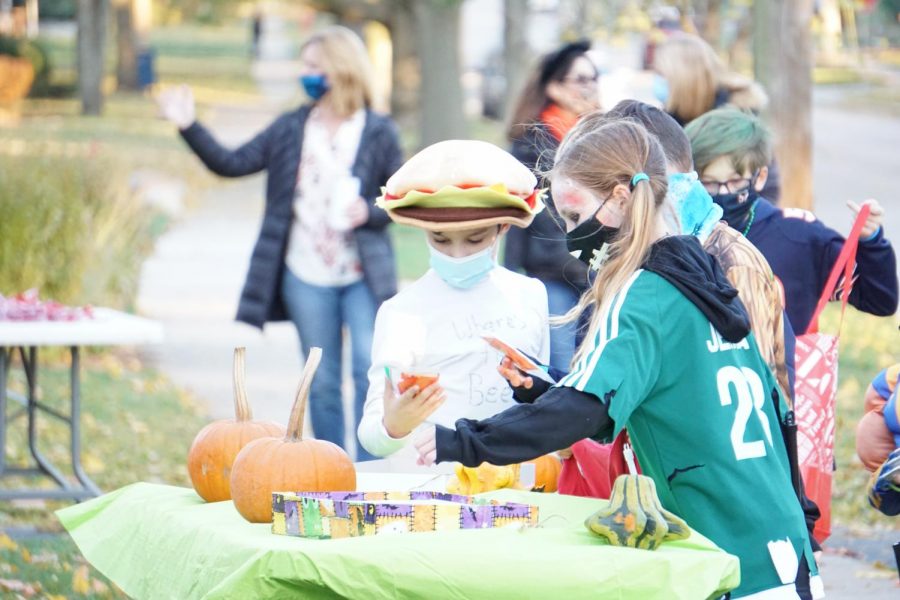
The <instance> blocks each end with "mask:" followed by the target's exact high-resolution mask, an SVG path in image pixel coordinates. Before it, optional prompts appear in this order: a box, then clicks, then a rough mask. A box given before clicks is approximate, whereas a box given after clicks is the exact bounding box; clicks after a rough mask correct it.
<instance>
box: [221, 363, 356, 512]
mask: <svg viewBox="0 0 900 600" xmlns="http://www.w3.org/2000/svg"><path fill="white" fill-rule="evenodd" d="M321 360H322V349H321V348H312V349H311V350H310V353H309V358H308V359H307V361H306V366H305V367H304V369H303V376H302V377H301V379H300V385H299V387H298V388H297V396H296V399H295V400H294V407H293V409H292V410H291V418H290V421H288V428H287V433H286V434H285V435H284V437H267V438H262V439H258V440H255V441H253V442H250V443H249V444H247V446H245V447H244V449H243V450H241V451H240V453H239V454H238V456H237V458H236V459H235V461H234V467H233V468H232V470H231V497H232V500H234V506H235V507H236V508H237V510H238V512H239V513H241V516H243V517H244V518H245V519H247V520H248V521H250V522H251V523H271V522H272V492H340V491H354V490H356V469H355V468H354V467H353V462H351V460H350V457H349V456H347V453H346V452H344V451H343V450H342V449H341V448H340V447H339V446H337V445H335V444H332V443H331V442H327V441H325V440H304V439H303V419H304V415H305V413H306V403H307V400H308V398H309V388H310V386H311V385H312V381H313V377H314V376H315V373H316V369H317V368H318V367H319V362H320V361H321Z"/></svg>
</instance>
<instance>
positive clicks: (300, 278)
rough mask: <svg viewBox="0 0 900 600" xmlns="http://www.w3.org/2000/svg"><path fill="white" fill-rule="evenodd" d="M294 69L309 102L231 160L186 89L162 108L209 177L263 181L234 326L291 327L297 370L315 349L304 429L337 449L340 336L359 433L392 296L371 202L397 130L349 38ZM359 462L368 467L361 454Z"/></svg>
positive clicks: (361, 51) (336, 35)
mask: <svg viewBox="0 0 900 600" xmlns="http://www.w3.org/2000/svg"><path fill="white" fill-rule="evenodd" d="M300 60H301V64H302V67H301V72H300V83H301V85H302V86H303V89H304V91H305V92H306V95H307V96H308V97H309V99H310V102H309V103H307V104H304V105H303V106H301V107H300V108H299V109H296V110H292V111H290V112H288V113H285V114H284V115H282V116H281V117H279V118H278V119H276V120H275V121H274V122H273V123H272V124H271V125H270V126H269V127H267V128H266V129H265V130H263V131H262V132H261V133H259V134H257V135H256V137H254V138H253V139H252V140H250V141H249V142H247V143H245V144H243V145H242V146H240V147H238V148H236V149H233V150H232V149H228V148H225V147H223V146H222V145H221V144H219V143H218V142H217V141H216V139H215V138H214V137H213V136H212V134H211V133H210V132H209V130H207V129H206V128H205V127H204V126H203V125H201V124H200V123H199V122H198V121H197V120H196V118H195V107H194V99H193V95H192V93H191V90H190V88H188V87H186V86H181V87H176V88H170V89H169V90H166V91H165V92H163V93H162V94H160V97H159V105H160V108H161V110H162V113H163V115H164V116H165V117H166V118H168V119H169V120H170V121H172V122H173V123H175V124H176V125H177V126H178V129H179V131H180V133H181V136H182V137H183V138H184V140H185V141H186V142H187V144H188V146H190V148H191V150H193V151H194V152H195V153H196V154H197V156H198V157H199V158H200V160H202V161H203V163H204V164H205V165H206V166H207V167H208V168H209V169H210V170H211V171H213V172H214V173H217V174H219V175H223V176H226V177H240V176H243V175H249V174H252V173H258V172H260V171H266V172H267V175H268V179H267V184H266V206H265V214H264V217H263V222H262V228H261V230H260V234H259V237H258V239H257V241H256V247H255V248H254V250H253V257H252V258H251V261H250V270H249V272H248V274H247V279H246V282H245V283H244V289H243V292H242V294H241V301H240V305H239V307H238V313H237V320H238V321H242V322H245V323H248V324H250V325H254V326H256V327H259V328H262V327H263V326H264V325H265V323H266V322H268V321H278V320H285V319H290V320H291V321H293V323H294V325H295V326H296V328H297V333H298V334H299V337H300V348H301V352H302V354H303V356H304V358H305V357H307V356H308V352H309V349H310V348H311V347H313V346H319V347H321V348H322V350H323V356H322V365H321V367H320V368H319V371H318V374H317V376H316V378H315V381H314V382H313V386H312V390H311V392H310V416H311V420H312V428H313V432H314V434H315V436H316V437H317V438H320V439H325V440H328V441H330V442H333V443H335V444H337V445H339V446H342V447H343V446H344V410H343V401H342V394H341V367H342V360H341V357H342V345H343V330H344V327H345V326H346V327H347V329H348V330H349V334H350V343H351V356H352V374H353V383H354V390H355V411H356V414H355V423H356V425H358V424H359V420H360V418H361V416H362V410H363V404H364V403H365V399H366V392H367V390H368V377H367V372H368V369H369V363H370V361H371V357H370V352H371V346H372V335H373V328H374V324H375V313H376V311H377V309H378V306H379V305H380V304H381V303H382V302H383V301H384V300H386V299H388V298H390V297H391V296H393V295H394V294H395V293H396V291H397V276H396V266H395V264H394V251H393V247H392V245H391V241H390V237H389V235H388V232H387V225H388V223H389V222H390V219H389V218H388V215H387V213H385V211H383V210H382V209H380V208H378V207H376V206H375V199H376V197H377V196H378V195H379V194H380V192H381V186H383V185H384V184H385V183H386V182H387V180H388V178H389V177H390V176H391V174H393V172H394V171H396V170H397V168H399V167H400V165H401V164H402V163H403V154H402V151H401V149H400V142H399V137H398V134H397V129H396V127H395V125H394V123H393V122H392V121H391V119H390V118H389V117H387V116H384V115H381V114H378V113H375V112H374V111H373V110H372V104H373V89H372V67H371V65H370V63H369V59H368V55H367V53H366V49H365V46H364V45H363V43H362V40H360V38H359V37H358V36H357V35H356V34H355V33H353V32H352V31H350V30H349V29H346V28H344V27H329V28H327V29H324V30H322V31H320V32H318V33H316V34H314V35H313V36H311V37H310V38H309V39H308V40H307V41H306V42H305V43H304V45H303V47H302V49H301V53H300ZM356 457H357V460H367V459H369V458H371V456H370V455H369V454H368V453H367V452H365V450H363V449H361V448H359V449H358V451H357V454H356Z"/></svg>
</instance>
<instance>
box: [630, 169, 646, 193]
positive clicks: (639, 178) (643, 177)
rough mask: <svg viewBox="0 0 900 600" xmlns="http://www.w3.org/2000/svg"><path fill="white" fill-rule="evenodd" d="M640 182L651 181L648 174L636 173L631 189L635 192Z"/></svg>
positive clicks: (632, 179)
mask: <svg viewBox="0 0 900 600" xmlns="http://www.w3.org/2000/svg"><path fill="white" fill-rule="evenodd" d="M639 181H650V177H649V176H648V175H647V174H646V173H643V172H641V173H635V174H634V177H632V178H631V189H632V190H634V186H636V185H637V184H638V182H639Z"/></svg>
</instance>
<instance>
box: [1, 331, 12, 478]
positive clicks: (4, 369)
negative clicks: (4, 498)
mask: <svg viewBox="0 0 900 600" xmlns="http://www.w3.org/2000/svg"><path fill="white" fill-rule="evenodd" d="M9 360H10V350H9V348H6V347H0V475H2V474H3V471H5V470H6V386H7V384H8V383H9Z"/></svg>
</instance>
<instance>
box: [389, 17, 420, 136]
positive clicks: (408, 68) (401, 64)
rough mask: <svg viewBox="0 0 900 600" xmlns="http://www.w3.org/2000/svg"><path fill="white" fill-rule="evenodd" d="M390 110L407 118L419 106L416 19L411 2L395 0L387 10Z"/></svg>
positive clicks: (396, 117)
mask: <svg viewBox="0 0 900 600" xmlns="http://www.w3.org/2000/svg"><path fill="white" fill-rule="evenodd" d="M389 27H390V30H391V47H392V60H391V114H392V115H393V116H394V118H395V119H397V120H398V121H408V120H410V119H411V118H412V117H413V116H414V115H415V114H416V112H417V109H418V106H419V85H420V79H421V77H420V75H419V57H418V54H417V52H416V36H415V30H416V22H415V15H414V14H413V9H412V6H410V3H408V2H398V3H397V6H396V7H395V9H394V11H393V12H392V13H391V20H390V23H389Z"/></svg>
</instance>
